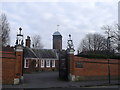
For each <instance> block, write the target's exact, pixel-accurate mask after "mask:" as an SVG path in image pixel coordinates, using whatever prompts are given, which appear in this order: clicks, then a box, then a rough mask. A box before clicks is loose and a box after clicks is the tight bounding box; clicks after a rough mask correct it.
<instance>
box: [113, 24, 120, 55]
mask: <svg viewBox="0 0 120 90" xmlns="http://www.w3.org/2000/svg"><path fill="white" fill-rule="evenodd" d="M113 40H114V44H115V46H116V50H117V51H118V52H119V53H120V26H119V25H118V24H116V25H115V27H114V29H113Z"/></svg>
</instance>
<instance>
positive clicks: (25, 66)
mask: <svg viewBox="0 0 120 90" xmlns="http://www.w3.org/2000/svg"><path fill="white" fill-rule="evenodd" d="M27 63H28V66H27ZM24 68H29V60H28V59H25V60H24Z"/></svg>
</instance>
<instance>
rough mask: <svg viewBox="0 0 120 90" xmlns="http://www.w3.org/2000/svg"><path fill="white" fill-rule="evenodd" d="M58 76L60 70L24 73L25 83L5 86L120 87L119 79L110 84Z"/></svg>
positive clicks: (5, 86) (4, 86) (6, 86)
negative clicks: (76, 80) (71, 80)
mask: <svg viewBox="0 0 120 90" xmlns="http://www.w3.org/2000/svg"><path fill="white" fill-rule="evenodd" d="M58 76H59V73H58V72H35V73H31V74H24V81H23V84H20V85H3V88H81V87H90V88H96V87H98V88H99V87H103V88H105V87H107V88H108V87H111V88H118V86H119V85H118V81H117V80H112V81H111V84H110V85H109V82H108V80H106V81H79V82H70V81H62V80H59V77H58Z"/></svg>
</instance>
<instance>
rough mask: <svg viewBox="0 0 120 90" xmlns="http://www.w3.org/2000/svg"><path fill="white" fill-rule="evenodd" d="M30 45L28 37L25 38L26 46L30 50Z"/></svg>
mask: <svg viewBox="0 0 120 90" xmlns="http://www.w3.org/2000/svg"><path fill="white" fill-rule="evenodd" d="M30 44H31V40H30V37H29V36H27V39H26V46H27V47H29V48H30Z"/></svg>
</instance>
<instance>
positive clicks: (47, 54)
mask: <svg viewBox="0 0 120 90" xmlns="http://www.w3.org/2000/svg"><path fill="white" fill-rule="evenodd" d="M24 57H25V58H49V59H50V58H51V59H57V58H58V55H57V51H56V50H55V49H33V48H28V47H25V48H24Z"/></svg>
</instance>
